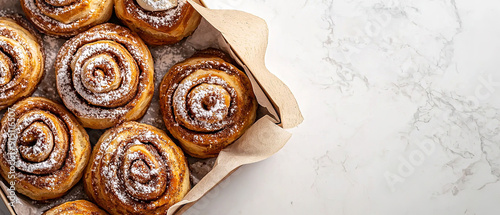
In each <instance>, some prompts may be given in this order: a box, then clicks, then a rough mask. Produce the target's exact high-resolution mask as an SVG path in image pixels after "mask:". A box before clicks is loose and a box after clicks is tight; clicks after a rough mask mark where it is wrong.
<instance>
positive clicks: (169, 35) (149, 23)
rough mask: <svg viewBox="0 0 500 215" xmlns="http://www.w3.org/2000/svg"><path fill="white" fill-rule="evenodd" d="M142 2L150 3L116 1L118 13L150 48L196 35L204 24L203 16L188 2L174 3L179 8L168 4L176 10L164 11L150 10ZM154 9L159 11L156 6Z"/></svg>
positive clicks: (126, 0)
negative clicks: (198, 28) (200, 25)
mask: <svg viewBox="0 0 500 215" xmlns="http://www.w3.org/2000/svg"><path fill="white" fill-rule="evenodd" d="M139 1H142V2H143V1H147V0H115V13H116V16H117V17H118V18H119V19H120V20H121V21H122V22H123V23H124V24H125V25H127V26H128V27H129V28H130V29H132V30H133V31H135V32H137V33H138V34H139V36H141V38H142V39H144V41H146V43H147V44H149V45H164V44H173V43H176V42H179V41H180V40H182V39H183V38H184V37H186V36H189V35H190V34H191V33H193V31H194V30H195V29H196V28H197V27H198V25H199V24H200V20H201V15H200V14H199V13H198V12H196V10H195V9H194V8H193V7H192V6H191V5H190V4H189V3H188V2H187V0H174V3H177V5H176V6H174V5H175V4H167V5H172V6H173V8H170V9H166V10H160V11H148V10H146V9H144V8H143V6H141V5H139V3H138V2H139ZM159 1H167V0H159ZM168 1H169V2H170V0H168ZM196 1H198V0H196ZM146 3H147V2H146ZM150 6H153V8H155V6H154V5H152V4H150ZM156 8H158V6H157V7H156ZM160 8H161V7H160ZM148 9H150V8H148Z"/></svg>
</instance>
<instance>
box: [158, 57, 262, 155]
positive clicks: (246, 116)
mask: <svg viewBox="0 0 500 215" xmlns="http://www.w3.org/2000/svg"><path fill="white" fill-rule="evenodd" d="M227 58H228V57H227V56H226V55H225V54H224V53H223V52H221V51H219V50H214V49H209V50H204V51H201V52H199V53H197V54H195V55H194V56H193V57H191V58H188V59H186V60H185V61H183V62H181V63H178V64H176V65H174V66H173V67H172V68H171V69H170V70H169V71H168V73H167V74H166V75H165V77H164V78H163V80H162V82H161V84H160V107H161V112H162V115H163V121H164V122H165V126H166V127H167V130H168V131H169V132H170V134H172V136H173V137H174V138H176V139H177V140H179V142H180V144H181V146H182V147H183V149H184V150H185V151H186V152H187V153H188V154H190V155H191V156H193V157H198V158H207V157H215V156H217V154H218V153H219V152H220V151H221V150H222V149H223V148H224V147H226V146H227V145H229V144H231V143H232V142H234V141H235V140H236V139H237V138H239V137H240V136H241V135H242V134H243V133H244V132H245V130H246V129H247V128H249V127H250V126H251V124H252V123H253V122H254V121H255V117H256V110H257V102H256V99H255V95H254V93H253V90H252V86H251V83H250V80H249V79H248V77H247V76H246V75H245V74H244V73H243V72H242V71H240V70H239V69H238V68H236V67H235V66H233V65H232V64H230V63H228V62H227V61H225V60H223V59H227Z"/></svg>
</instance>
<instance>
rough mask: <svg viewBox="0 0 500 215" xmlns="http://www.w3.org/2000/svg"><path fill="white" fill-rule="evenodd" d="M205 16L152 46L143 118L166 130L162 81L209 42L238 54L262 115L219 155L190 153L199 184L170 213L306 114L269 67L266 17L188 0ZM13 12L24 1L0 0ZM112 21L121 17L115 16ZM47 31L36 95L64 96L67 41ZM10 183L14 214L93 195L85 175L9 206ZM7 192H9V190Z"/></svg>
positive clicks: (278, 140) (274, 144) (280, 141)
mask: <svg viewBox="0 0 500 215" xmlns="http://www.w3.org/2000/svg"><path fill="white" fill-rule="evenodd" d="M188 1H189V3H191V4H192V5H193V6H194V7H195V9H196V10H197V11H198V12H199V13H200V14H201V15H202V16H203V20H202V23H201V24H200V26H199V27H198V29H197V30H196V31H195V32H194V33H193V35H191V36H190V37H188V38H187V39H185V40H183V41H181V42H180V43H178V44H175V45H172V46H159V47H150V51H151V53H152V55H153V58H154V60H155V94H154V96H153V101H152V103H151V106H150V107H149V109H148V111H147V113H146V115H145V116H144V117H143V118H142V119H141V120H139V121H140V122H142V123H146V124H150V125H153V126H156V127H158V128H160V129H163V130H165V131H166V129H165V126H164V124H163V121H162V117H161V113H160V108H159V104H158V97H159V95H158V89H159V82H160V81H161V79H162V78H163V76H164V75H165V73H166V72H167V71H168V69H170V67H171V66H173V65H174V64H175V63H177V62H180V61H182V60H184V59H185V58H187V57H189V56H191V55H192V54H193V53H194V52H195V51H196V50H201V49H205V48H208V47H214V48H220V49H222V50H224V51H226V52H228V53H229V54H231V56H232V57H233V59H235V61H236V62H237V63H238V64H239V66H240V67H241V68H242V69H243V70H244V71H245V72H246V74H247V75H248V76H249V78H250V80H251V82H252V86H253V89H254V93H255V95H256V97H257V101H258V103H259V110H258V120H257V121H256V122H255V123H254V124H253V125H252V127H250V128H249V129H248V131H246V132H245V134H243V136H242V137H240V138H239V139H238V140H237V141H235V142H234V143H233V144H232V145H230V146H229V147H227V148H226V149H224V150H223V151H222V152H221V153H220V155H219V156H218V157H217V158H216V159H196V158H188V162H189V168H190V172H191V175H192V177H191V182H192V184H193V185H194V186H193V187H192V189H191V190H190V191H189V193H188V194H187V195H186V197H185V198H184V199H183V200H182V201H181V202H179V203H177V204H175V205H174V206H172V207H171V208H170V209H169V210H168V214H169V215H173V214H175V215H180V214H182V213H184V212H185V211H186V210H187V209H188V208H189V207H190V206H192V205H193V204H194V203H195V202H196V201H197V200H199V199H200V198H201V197H203V196H204V195H205V194H206V193H207V192H208V191H210V190H211V189H212V188H213V187H214V186H216V185H217V184H218V183H220V182H221V181H222V180H224V178H225V177H227V176H228V175H230V174H231V173H232V172H233V171H234V170H236V169H237V168H238V167H240V166H241V165H244V164H250V163H254V162H258V161H261V160H264V159H266V158H268V157H270V156H271V155H273V154H274V153H276V152H277V151H279V150H280V149H281V148H282V147H283V146H284V145H285V144H286V142H287V141H288V140H289V138H290V137H291V134H290V133H288V132H286V131H285V130H284V129H283V128H291V127H295V126H297V125H298V124H300V123H301V122H302V120H303V118H302V115H301V113H300V110H299V108H298V105H297V102H296V100H295V98H294V97H293V95H292V93H291V91H290V90H289V89H288V87H287V86H286V85H285V84H284V83H283V82H281V80H279V79H278V78H277V77H276V76H274V75H273V74H271V73H270V72H269V71H268V70H267V68H266V67H265V50H266V48H267V38H268V29H267V25H266V23H265V21H264V20H262V19H260V18H258V17H256V16H253V15H251V14H248V13H244V12H241V11H234V10H211V9H208V8H205V7H204V6H202V5H201V4H199V3H197V2H195V1H192V0H188ZM0 5H5V7H4V8H7V9H8V10H9V11H8V12H9V13H10V12H16V13H21V14H22V10H21V8H20V6H19V1H11V0H0ZM110 22H114V23H119V21H118V20H116V18H112V20H110ZM65 41H66V40H64V39H57V38H53V37H50V36H46V35H45V36H44V46H45V50H46V55H47V59H46V62H45V63H46V71H45V77H44V79H43V80H42V83H41V84H40V86H39V87H38V89H37V91H36V92H35V93H34V96H42V97H46V98H49V99H52V100H56V101H59V102H61V99H60V98H59V96H58V95H57V91H56V90H55V89H56V88H55V76H54V68H53V65H54V61H55V56H56V55H57V52H58V50H59V47H60V46H61V45H62V44H63V43H64V42H65ZM87 132H88V134H89V137H90V141H91V143H92V145H94V144H95V143H97V140H98V139H99V137H100V135H101V134H102V133H103V132H104V130H93V129H87ZM7 186H8V184H6V182H5V181H4V180H2V181H0V187H1V188H2V191H3V192H0V197H1V198H2V200H3V201H4V203H5V204H6V205H7V208H8V209H9V211H10V212H11V214H16V213H17V214H19V215H21V214H22V215H25V214H26V215H39V214H42V213H43V212H44V211H46V210H48V209H50V208H52V207H54V206H57V205H59V204H62V203H64V202H67V201H73V200H78V199H88V197H87V196H86V194H85V193H84V191H83V185H82V182H81V181H80V182H79V183H78V184H77V185H76V186H75V187H74V188H72V189H71V190H70V191H69V192H68V194H66V195H65V196H63V197H62V198H59V199H55V200H49V201H46V202H37V201H33V200H30V199H29V198H27V197H24V196H22V195H20V194H17V197H19V201H20V202H21V203H20V204H14V207H10V206H9V200H8V199H7V198H6V196H8V194H7V193H8V187H7ZM6 194H7V195H6Z"/></svg>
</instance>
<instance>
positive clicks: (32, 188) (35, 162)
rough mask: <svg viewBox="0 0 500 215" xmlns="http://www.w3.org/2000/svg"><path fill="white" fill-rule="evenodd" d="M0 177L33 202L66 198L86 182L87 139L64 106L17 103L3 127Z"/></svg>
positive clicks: (43, 102)
mask: <svg viewBox="0 0 500 215" xmlns="http://www.w3.org/2000/svg"><path fill="white" fill-rule="evenodd" d="M0 133H1V135H0V144H1V145H0V173H1V175H2V177H3V178H4V179H5V180H7V182H9V184H10V183H12V184H14V185H15V188H16V191H17V192H19V193H21V194H24V195H26V196H28V197H29V198H31V199H34V200H46V199H54V198H58V197H61V196H62V195H64V194H65V193H66V192H67V191H68V190H69V189H70V188H71V187H73V186H74V185H75V184H76V183H77V182H78V181H79V180H80V178H81V177H82V174H83V171H84V169H85V166H86V165H87V162H88V160H89V156H90V150H91V148H90V143H89V137H88V135H87V132H86V131H85V129H84V128H83V127H82V126H81V125H80V123H79V122H78V120H77V119H76V118H75V117H74V116H73V115H72V114H71V113H70V112H69V111H67V110H66V108H64V107H63V106H61V105H59V104H57V103H55V102H53V101H51V100H48V99H45V98H41V97H30V98H26V99H23V100H21V101H19V102H18V103H16V104H14V105H13V106H12V107H11V108H9V109H8V111H7V112H6V113H5V114H4V117H3V118H2V121H1V127H0Z"/></svg>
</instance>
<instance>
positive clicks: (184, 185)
mask: <svg viewBox="0 0 500 215" xmlns="http://www.w3.org/2000/svg"><path fill="white" fill-rule="evenodd" d="M84 186H85V191H86V193H87V195H88V196H89V197H90V198H91V199H92V200H94V201H95V202H97V204H98V205H100V206H101V207H102V208H104V209H105V210H106V211H108V212H109V213H111V214H166V212H167V209H168V208H169V207H170V206H172V205H173V204H175V203H176V202H178V201H180V200H181V199H182V198H183V197H184V195H185V194H186V193H187V192H188V190H189V189H190V184H189V170H188V166H187V163H186V158H185V157H184V154H183V152H182V150H181V149H180V148H179V147H177V146H176V145H175V144H174V143H173V142H172V141H171V140H170V139H169V138H168V136H167V135H166V134H165V132H163V131H162V130H160V129H157V128H155V127H153V126H150V125H146V124H141V123H138V122H133V121H132V122H125V123H123V124H121V125H119V126H117V127H114V128H112V129H109V130H107V131H106V132H105V133H104V134H103V135H102V136H101V138H100V139H99V141H98V143H97V144H96V145H95V146H94V150H93V151H92V157H91V162H90V163H89V165H88V167H87V169H86V171H85V177H84Z"/></svg>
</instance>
